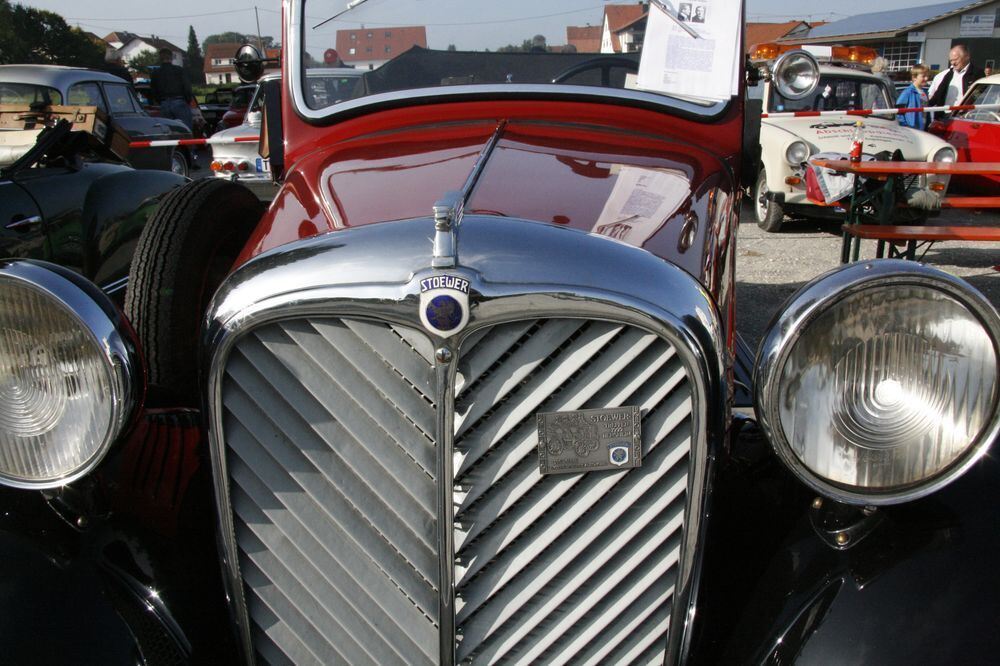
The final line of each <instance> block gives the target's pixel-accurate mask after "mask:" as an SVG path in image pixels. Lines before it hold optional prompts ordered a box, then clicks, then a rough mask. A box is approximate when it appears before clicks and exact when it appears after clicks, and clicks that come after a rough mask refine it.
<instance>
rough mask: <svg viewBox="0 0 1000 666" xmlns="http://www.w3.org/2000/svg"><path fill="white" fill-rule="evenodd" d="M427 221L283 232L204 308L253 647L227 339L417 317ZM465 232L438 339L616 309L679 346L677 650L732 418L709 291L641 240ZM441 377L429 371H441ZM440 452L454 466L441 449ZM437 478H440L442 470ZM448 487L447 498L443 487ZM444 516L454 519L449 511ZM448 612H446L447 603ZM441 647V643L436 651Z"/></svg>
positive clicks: (492, 227) (225, 511)
mask: <svg viewBox="0 0 1000 666" xmlns="http://www.w3.org/2000/svg"><path fill="white" fill-rule="evenodd" d="M433 232H434V221H433V220H432V219H426V218H425V219H417V220H408V221H401V222H395V223H393V224H388V225H372V226H369V227H360V228H356V229H347V230H342V231H336V232H332V233H329V234H325V235H323V236H320V237H315V238H311V239H307V240H304V241H299V242H295V243H290V244H288V245H284V246H281V247H279V248H276V249H275V250H272V251H270V252H267V253H265V254H262V255H260V256H259V257H257V258H255V259H253V260H252V261H250V262H248V263H247V264H245V265H244V266H243V267H241V268H240V269H238V270H237V271H236V272H234V273H233V274H232V275H230V276H229V278H227V280H226V281H225V283H223V285H222V287H221V288H220V289H219V291H218V292H217V293H216V296H215V299H214V300H213V303H212V305H211V307H210V309H209V315H208V318H207V320H206V322H205V329H204V330H205V333H204V339H203V343H204V344H205V345H206V347H207V348H208V351H209V354H208V356H207V357H206V358H207V359H208V362H209V367H208V379H209V382H208V394H207V404H206V414H207V415H208V433H209V440H210V446H211V457H212V465H213V471H214V475H215V488H216V500H217V510H218V513H219V516H218V518H219V521H220V525H221V527H222V535H223V549H224V556H225V559H226V560H227V565H228V566H227V574H228V578H229V580H228V583H229V585H230V588H231V593H232V595H233V598H232V602H233V604H234V608H235V612H236V613H237V616H238V620H239V624H240V630H241V634H242V643H243V646H244V649H245V650H246V651H247V654H248V655H250V659H251V660H252V659H253V645H252V640H251V633H250V629H249V619H248V615H247V610H246V604H245V600H244V598H243V596H244V595H243V586H242V579H241V576H240V569H239V563H238V559H237V558H238V551H237V547H236V540H235V533H234V528H233V521H232V508H231V506H230V504H229V488H228V473H227V469H226V457H225V442H224V441H223V438H222V432H221V427H222V408H221V404H222V403H221V400H222V395H221V391H222V379H223V376H224V372H225V366H226V363H227V360H228V356H229V352H230V350H231V349H232V348H233V346H234V344H235V343H236V342H237V341H238V340H239V339H240V338H241V337H242V336H243V335H244V334H246V333H247V332H248V331H250V330H251V329H253V328H255V327H257V326H259V325H262V324H264V323H267V322H271V321H276V320H280V319H288V318H295V317H303V316H311V315H324V316H327V315H333V316H340V317H357V318H362V319H365V318H375V319H378V320H380V321H385V322H388V323H397V324H400V325H405V326H412V327H417V328H422V327H421V325H420V323H419V317H418V312H417V309H418V308H417V302H418V298H419V280H420V278H421V277H425V276H426V274H427V271H428V268H427V266H428V264H429V261H430V256H429V251H428V250H429V247H428V245H429V243H428V240H429V239H430V238H432V237H433ZM462 245H463V252H462V257H463V261H462V264H463V265H462V266H461V267H459V268H456V269H453V270H450V271H449V273H456V274H459V275H461V276H462V277H466V278H468V279H469V280H470V282H471V284H472V289H471V290H470V293H471V295H472V297H471V299H470V303H471V305H472V307H471V310H472V312H471V316H470V321H469V325H468V327H467V328H466V329H465V330H464V331H462V333H460V334H459V335H456V336H454V337H452V338H449V339H448V344H449V345H454V347H450V349H452V350H454V349H458V348H459V347H460V345H461V344H462V341H463V340H464V339H466V338H467V337H468V336H470V335H472V334H474V333H476V332H477V331H478V330H479V329H481V328H483V327H488V326H495V325H497V324H500V323H505V322H512V321H519V320H523V319H524V318H525V317H531V316H532V314H541V315H543V316H545V317H568V318H585V319H597V320H608V321H614V322H620V323H624V324H628V325H631V326H635V327H637V328H641V329H643V330H646V331H648V332H651V333H654V334H656V335H658V336H660V337H662V338H664V339H665V340H666V341H668V342H669V343H670V344H672V345H673V346H674V348H675V349H676V350H677V353H678V355H679V357H680V359H681V361H682V363H683V365H684V367H685V370H686V372H687V375H688V377H690V379H691V382H692V386H693V394H694V406H693V416H692V435H693V439H694V443H693V450H692V456H693V459H694V460H695V461H697V464H696V465H694V470H695V472H696V473H695V474H692V475H691V477H690V481H689V486H688V493H689V497H690V500H689V502H688V505H687V509H686V511H687V513H686V515H685V517H684V520H685V530H684V537H683V539H684V540H683V543H682V552H683V553H684V554H685V556H684V558H683V561H682V562H681V566H680V571H679V576H678V582H677V586H676V593H675V597H674V599H675V603H674V605H673V610H672V615H671V624H670V626H671V627H672V628H673V629H674V630H672V631H671V632H670V638H669V645H668V646H667V654H668V661H669V662H672V663H673V662H677V661H682V660H683V658H684V656H685V655H686V653H687V649H688V643H689V640H690V637H689V630H690V618H691V617H693V615H694V602H695V595H694V591H695V589H696V584H697V581H698V576H699V573H700V561H699V560H698V559H697V553H698V552H699V546H700V544H701V541H702V536H703V534H704V520H703V519H704V518H705V515H704V506H705V502H706V500H707V493H708V482H707V479H708V477H707V475H706V466H707V465H708V464H709V462H710V461H711V460H712V459H713V458H714V456H715V454H716V450H715V449H716V447H717V446H719V445H721V442H722V441H723V439H724V433H725V429H726V424H727V422H728V414H727V406H726V392H725V391H724V390H723V387H722V381H723V378H724V377H725V372H724V367H723V359H724V351H725V342H724V340H725V337H724V335H723V330H722V326H721V323H720V319H719V316H718V313H717V312H716V309H715V305H714V304H713V302H712V300H711V297H710V295H709V294H708V293H707V292H706V291H705V289H704V288H703V287H702V286H701V285H700V284H698V283H697V281H696V280H695V279H694V278H692V277H691V276H690V275H689V274H687V273H686V272H684V271H682V270H681V269H679V268H677V267H676V266H674V265H672V264H669V263H667V262H665V261H663V260H661V259H659V258H657V257H655V256H654V255H652V254H650V253H648V252H646V251H644V250H641V249H639V248H635V247H632V246H628V245H625V244H623V243H618V242H616V241H613V240H611V239H608V238H606V237H603V236H595V235H590V234H586V233H584V232H580V231H576V230H572V229H565V228H560V227H554V226H550V225H544V224H539V223H535V222H528V221H524V220H516V219H510V218H495V217H489V216H467V217H466V219H465V222H464V223H463V235H462ZM336 265H340V266H348V267H350V269H349V270H340V271H336V272H334V271H332V270H331V266H336ZM334 279H336V280H337V282H336V283H335V282H333V280H334ZM429 337H430V338H431V339H434V340H435V342H436V343H437V344H436V346H437V347H441V346H444V345H445V341H443V340H441V339H438V338H435V337H434V336H433V335H429ZM453 371H454V369H453V368H449V369H448V372H453ZM441 372H444V368H441ZM442 378H444V377H443V376H442V375H440V374H439V381H440V379H442ZM450 379H453V377H452V378H450ZM446 385H450V382H446ZM447 400H449V401H450V400H451V398H448V399H447ZM445 404H446V405H450V402H446V403H445ZM440 413H442V414H447V413H448V410H447V409H441V410H440ZM439 418H440V417H439ZM439 427H441V426H440V424H439ZM446 438H447V439H446ZM445 441H447V442H449V443H450V441H451V435H450V433H449V432H448V428H447V427H442V432H441V442H442V443H444V442H445ZM445 450H446V449H445V448H444V446H443V445H442V451H445ZM445 457H448V456H445ZM442 465H449V466H450V461H443V462H442ZM443 479H450V475H445V476H444V477H443ZM446 483H447V481H446ZM447 500H448V504H447V507H448V508H445V511H446V512H448V511H449V509H450V501H451V498H450V497H449V498H447ZM442 506H443V507H444V506H445V504H442ZM447 518H448V517H447V516H446V519H447ZM447 527H448V531H449V532H451V529H450V528H451V520H450V519H447ZM451 539H453V535H451V534H446V535H442V543H445V544H446V546H447V548H448V549H449V550H448V551H447V552H444V553H442V554H441V555H442V557H443V559H446V560H448V562H447V566H448V568H450V567H451V564H452V563H451V562H450V560H451V559H452V558H453V555H454V552H453V544H452V543H451ZM442 572H443V575H444V578H443V579H442V581H441V585H442V587H441V590H442V596H445V591H447V596H448V597H449V598H448V599H447V600H444V601H442V607H443V608H444V607H445V606H446V605H448V604H450V603H451V601H452V598H453V597H452V595H453V590H452V589H451V588H453V580H452V576H453V572H447V573H445V572H444V569H442ZM446 579H447V580H446ZM446 586H447V587H446ZM448 615H449V617H450V618H451V621H452V622H453V621H454V617H453V612H452V613H450V614H448ZM446 622H448V620H447V619H446V618H445V617H442V618H441V620H440V625H439V626H441V627H442V628H443V627H445V625H446ZM442 633H443V634H444V632H442ZM444 635H445V636H448V635H447V634H444ZM450 639H451V636H448V640H450ZM442 647H443V648H444V643H442ZM447 654H448V650H447V648H444V651H443V652H442V655H441V656H442V660H443V661H445V660H446V659H447Z"/></svg>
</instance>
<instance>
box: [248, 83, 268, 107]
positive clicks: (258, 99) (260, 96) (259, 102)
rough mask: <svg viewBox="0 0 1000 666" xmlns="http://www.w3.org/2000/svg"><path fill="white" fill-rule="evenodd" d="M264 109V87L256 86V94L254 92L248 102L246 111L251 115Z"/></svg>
mask: <svg viewBox="0 0 1000 666" xmlns="http://www.w3.org/2000/svg"><path fill="white" fill-rule="evenodd" d="M263 107H264V86H257V90H256V92H254V95H253V100H251V101H250V106H249V108H248V110H249V111H250V112H251V113H252V112H254V111H260V110H261V109H262V108H263Z"/></svg>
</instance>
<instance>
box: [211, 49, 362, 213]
mask: <svg viewBox="0 0 1000 666" xmlns="http://www.w3.org/2000/svg"><path fill="white" fill-rule="evenodd" d="M362 73H363V71H362V70H360V69H354V68H350V67H323V68H316V69H314V70H312V71H310V72H309V74H308V82H309V84H308V87H307V92H306V94H307V96H308V97H309V99H310V100H311V103H313V104H315V103H317V101H318V100H323V101H324V103H325V104H334V103H337V102H339V101H341V100H342V99H344V98H346V97H349V96H350V95H352V94H353V92H354V87H355V85H357V83H358V80H359V78H360V76H361V74H362ZM280 82H281V74H280V73H277V72H275V73H268V74H265V75H264V76H263V77H261V79H260V80H259V81H258V82H257V89H256V90H255V91H254V94H253V97H252V98H251V100H250V104H249V106H248V107H247V113H246V115H245V116H244V117H243V123H242V124H240V125H238V126H236V127H232V128H229V129H225V130H221V131H219V132H218V133H217V134H216V135H215V136H216V139H223V138H229V139H235V138H236V137H259V136H260V128H261V116H262V114H263V109H264V98H265V96H266V95H267V94H269V93H270V94H272V95H280V94H281V87H280ZM331 100H332V101H331ZM211 168H212V171H213V172H214V173H215V175H216V177H218V178H227V179H229V180H233V181H239V182H241V183H243V184H244V185H247V186H248V187H250V188H251V189H252V190H253V191H254V192H255V193H257V194H258V196H262V197H265V198H268V199H270V198H272V197H273V195H274V192H273V189H274V188H273V184H274V181H273V179H272V178H271V166H270V160H269V159H268V158H266V157H262V156H261V155H260V151H259V146H258V144H257V143H251V142H246V143H215V144H212V164H211Z"/></svg>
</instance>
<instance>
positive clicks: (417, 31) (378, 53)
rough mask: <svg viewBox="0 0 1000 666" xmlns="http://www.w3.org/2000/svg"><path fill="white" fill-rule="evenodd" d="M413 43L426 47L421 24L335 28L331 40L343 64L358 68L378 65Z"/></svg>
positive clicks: (424, 31) (425, 36) (425, 32)
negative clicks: (334, 33) (333, 40)
mask: <svg viewBox="0 0 1000 666" xmlns="http://www.w3.org/2000/svg"><path fill="white" fill-rule="evenodd" d="M414 46H419V47H421V48H427V28H425V27H424V26H422V25H419V26H395V27H393V26H388V27H378V28H365V27H360V28H357V29H355V30H338V31H337V36H336V44H335V48H336V50H337V54H338V55H339V56H340V60H341V61H342V62H343V64H345V65H347V66H349V67H357V68H359V69H375V68H376V67H381V66H382V65H384V64H385V63H387V62H389V61H390V60H392V59H393V58H395V57H396V56H398V55H399V54H400V53H403V52H404V51H407V50H409V49H411V48H413V47H414Z"/></svg>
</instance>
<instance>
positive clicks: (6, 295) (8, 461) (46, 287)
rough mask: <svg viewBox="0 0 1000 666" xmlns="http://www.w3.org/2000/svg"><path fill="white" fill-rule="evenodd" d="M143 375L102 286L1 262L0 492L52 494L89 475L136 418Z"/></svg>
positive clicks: (36, 265)
mask: <svg viewBox="0 0 1000 666" xmlns="http://www.w3.org/2000/svg"><path fill="white" fill-rule="evenodd" d="M139 367H141V365H139V363H138V354H137V352H136V346H135V344H134V342H133V341H132V339H131V333H130V329H128V327H127V326H125V325H124V320H122V319H121V317H120V315H118V313H117V311H116V310H115V308H114V305H113V304H112V303H111V302H110V301H109V300H108V299H107V297H106V296H104V294H102V293H101V292H100V291H99V290H97V288H96V287H93V285H90V284H89V283H86V282H85V280H84V279H83V278H81V277H79V276H78V275H76V274H74V273H71V272H70V271H67V270H66V269H62V268H60V267H57V266H52V265H49V264H43V263H41V262H29V261H11V262H0V483H3V484H5V485H9V486H14V487H19V488H51V487H55V486H60V485H64V484H66V483H69V482H70V481H72V480H74V479H76V478H78V477H80V476H81V475H83V474H85V473H86V472H88V471H90V469H92V468H93V467H94V466H95V465H96V464H97V463H98V462H99V461H100V459H101V458H102V457H103V455H104V453H105V452H106V451H107V449H108V447H109V446H110V445H111V444H112V442H113V441H114V440H115V438H116V437H117V436H118V435H119V434H120V432H121V431H122V429H123V428H124V427H125V426H126V425H127V424H128V422H129V419H130V418H131V416H132V414H133V412H134V408H135V406H136V404H137V403H138V397H139V396H138V393H139V390H140V387H141V386H142V380H141V377H137V376H136V375H135V369H137V368H139ZM137 379H138V381H136V380H137Z"/></svg>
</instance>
